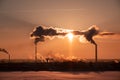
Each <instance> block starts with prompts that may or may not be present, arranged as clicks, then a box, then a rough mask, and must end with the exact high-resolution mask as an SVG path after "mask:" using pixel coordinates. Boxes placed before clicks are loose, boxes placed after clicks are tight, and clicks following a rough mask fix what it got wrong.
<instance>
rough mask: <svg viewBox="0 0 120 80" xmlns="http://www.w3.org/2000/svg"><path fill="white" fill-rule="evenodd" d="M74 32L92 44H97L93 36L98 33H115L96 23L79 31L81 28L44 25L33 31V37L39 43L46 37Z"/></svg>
mask: <svg viewBox="0 0 120 80" xmlns="http://www.w3.org/2000/svg"><path fill="white" fill-rule="evenodd" d="M70 32H71V33H73V34H74V35H75V36H81V35H83V37H84V38H85V39H86V40H87V41H89V42H91V43H92V44H94V45H96V42H95V41H94V40H93V37H94V36H96V35H102V36H104V35H114V33H112V32H100V30H99V28H98V27H97V26H95V25H93V26H91V27H90V28H88V29H87V30H84V31H79V30H68V29H62V28H61V29H60V28H53V27H50V28H44V27H42V26H38V27H36V28H35V29H34V30H33V32H32V33H31V35H30V36H31V37H32V38H34V39H35V41H34V43H35V44H37V43H38V42H39V41H45V38H46V37H48V36H49V37H53V36H56V37H58V36H63V37H65V36H66V34H68V33H70Z"/></svg>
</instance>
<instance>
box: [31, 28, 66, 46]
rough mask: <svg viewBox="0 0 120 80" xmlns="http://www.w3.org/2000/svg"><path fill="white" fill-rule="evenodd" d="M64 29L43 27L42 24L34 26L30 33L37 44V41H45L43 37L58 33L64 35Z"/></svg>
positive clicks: (57, 34)
mask: <svg viewBox="0 0 120 80" xmlns="http://www.w3.org/2000/svg"><path fill="white" fill-rule="evenodd" d="M65 34H66V33H65V32H64V30H61V29H58V28H44V27H42V26H38V27H36V28H35V29H34V30H33V32H32V33H31V34H30V36H31V37H32V38H34V39H35V40H34V43H35V44H37V43H38V42H39V41H45V37H53V36H59V35H65Z"/></svg>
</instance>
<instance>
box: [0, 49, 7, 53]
mask: <svg viewBox="0 0 120 80" xmlns="http://www.w3.org/2000/svg"><path fill="white" fill-rule="evenodd" d="M0 51H1V52H4V53H6V54H8V51H7V50H5V49H3V48H0Z"/></svg>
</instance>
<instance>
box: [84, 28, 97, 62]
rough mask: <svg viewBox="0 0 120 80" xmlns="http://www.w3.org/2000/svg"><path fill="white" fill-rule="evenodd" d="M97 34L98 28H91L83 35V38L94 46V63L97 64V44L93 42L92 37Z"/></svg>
mask: <svg viewBox="0 0 120 80" xmlns="http://www.w3.org/2000/svg"><path fill="white" fill-rule="evenodd" d="M98 33H99V30H98V27H96V26H91V27H90V28H89V29H88V30H87V31H86V32H85V34H84V36H85V38H86V39H87V40H88V41H89V42H91V43H92V44H94V45H95V62H97V61H98V60H97V59H98V57H97V54H98V53H97V43H96V42H95V41H94V40H93V37H94V36H95V35H97V34H98Z"/></svg>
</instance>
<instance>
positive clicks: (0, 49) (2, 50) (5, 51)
mask: <svg viewBox="0 0 120 80" xmlns="http://www.w3.org/2000/svg"><path fill="white" fill-rule="evenodd" d="M0 51H1V52H4V53H6V54H8V61H9V62H10V54H9V53H8V51H7V50H5V49H3V48H0Z"/></svg>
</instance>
